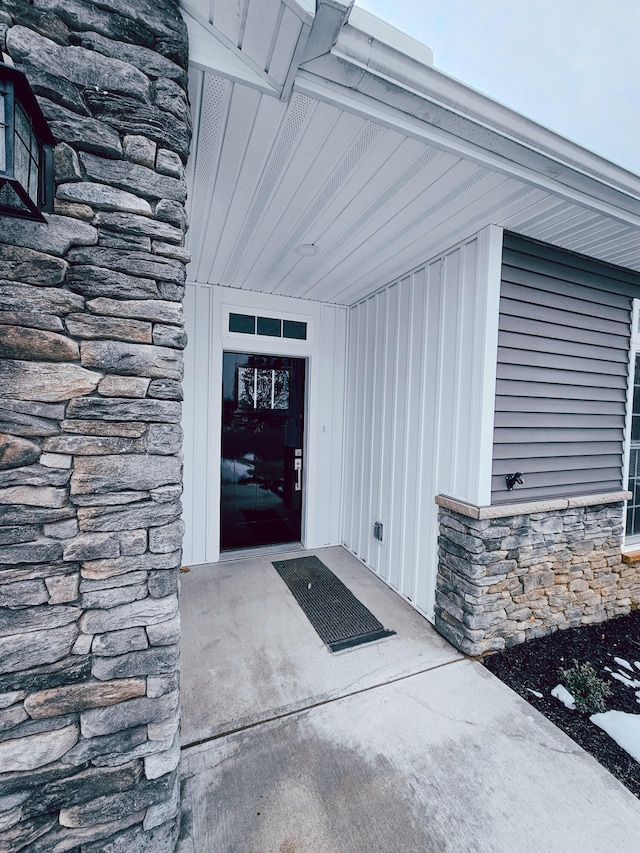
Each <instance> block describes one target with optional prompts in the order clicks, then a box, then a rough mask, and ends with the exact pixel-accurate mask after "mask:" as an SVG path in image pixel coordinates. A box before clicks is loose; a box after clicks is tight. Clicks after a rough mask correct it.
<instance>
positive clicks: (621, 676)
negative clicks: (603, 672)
mask: <svg viewBox="0 0 640 853" xmlns="http://www.w3.org/2000/svg"><path fill="white" fill-rule="evenodd" d="M611 678H615V679H617V681H620V682H621V683H622V684H625V685H626V686H627V687H632V688H633V689H634V690H635V689H636V687H640V681H637V680H634V679H632V678H629V676H628V675H626V673H624V672H612V673H611Z"/></svg>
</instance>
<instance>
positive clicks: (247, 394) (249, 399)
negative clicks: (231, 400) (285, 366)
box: [238, 367, 289, 411]
mask: <svg viewBox="0 0 640 853" xmlns="http://www.w3.org/2000/svg"><path fill="white" fill-rule="evenodd" d="M288 408H289V371H288V370H268V369H263V368H257V367H239V368H238V409H242V410H244V411H248V410H253V409H271V410H274V409H281V410H282V409H288Z"/></svg>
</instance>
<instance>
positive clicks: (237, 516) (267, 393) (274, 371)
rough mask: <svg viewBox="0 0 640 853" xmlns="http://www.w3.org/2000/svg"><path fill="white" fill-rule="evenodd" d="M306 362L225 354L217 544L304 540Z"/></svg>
mask: <svg viewBox="0 0 640 853" xmlns="http://www.w3.org/2000/svg"><path fill="white" fill-rule="evenodd" d="M303 421H304V359H301V358H283V357H280V356H269V355H249V354H247V353H232V352H225V353H224V361H223V375H222V463H221V464H222V470H221V509H220V521H221V524H220V547H221V548H223V549H224V548H227V549H228V548H248V547H251V546H257V545H275V544H277V543H281V542H299V541H300V524H301V518H302V461H303V457H302V437H303V426H304V423H303Z"/></svg>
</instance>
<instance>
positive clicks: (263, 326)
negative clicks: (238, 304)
mask: <svg viewBox="0 0 640 853" xmlns="http://www.w3.org/2000/svg"><path fill="white" fill-rule="evenodd" d="M281 325H282V321H281V320H274V319H273V317H258V334H259V335H267V336H268V337H270V338H279V337H280V336H281V335H282V331H281Z"/></svg>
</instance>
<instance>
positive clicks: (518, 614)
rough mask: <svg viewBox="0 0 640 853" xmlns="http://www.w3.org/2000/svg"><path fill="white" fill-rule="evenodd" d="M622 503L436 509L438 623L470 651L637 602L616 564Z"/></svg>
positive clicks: (638, 576) (635, 576)
mask: <svg viewBox="0 0 640 853" xmlns="http://www.w3.org/2000/svg"><path fill="white" fill-rule="evenodd" d="M622 517H623V516H622V503H612V504H601V505H595V506H576V507H571V508H567V509H558V510H552V511H546V512H535V513H530V514H524V515H514V516H509V517H502V518H500V517H498V518H484V519H482V518H481V519H474V518H469V517H467V516H465V515H463V514H460V513H458V512H455V511H453V510H451V509H448V508H445V507H441V508H440V514H439V523H440V537H439V566H438V579H437V590H436V608H435V624H436V627H437V628H438V630H439V631H440V633H441V634H443V635H444V636H445V637H447V638H448V639H449V640H450V641H451V642H452V643H453V644H454V645H455V646H457V647H458V648H459V649H461V650H462V651H463V652H466V653H467V654H470V655H482V654H484V653H485V652H489V651H496V650H500V649H503V648H505V647H508V646H513V645H516V644H517V643H522V642H524V641H525V640H528V639H531V638H534V637H541V636H544V635H546V634H550V633H551V632H552V631H555V630H557V629H563V628H570V627H577V626H578V625H588V624H590V623H593V622H602V621H603V620H605V619H611V618H613V617H615V616H621V615H624V614H626V613H629V611H630V610H631V609H632V608H635V607H637V606H638V605H639V604H640V564H638V563H636V564H629V563H625V562H623V559H622V554H621V546H622V539H623V524H622Z"/></svg>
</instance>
